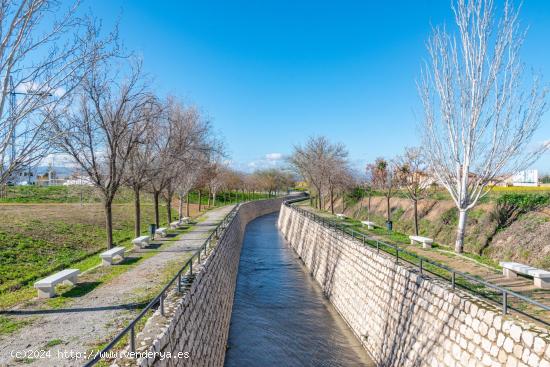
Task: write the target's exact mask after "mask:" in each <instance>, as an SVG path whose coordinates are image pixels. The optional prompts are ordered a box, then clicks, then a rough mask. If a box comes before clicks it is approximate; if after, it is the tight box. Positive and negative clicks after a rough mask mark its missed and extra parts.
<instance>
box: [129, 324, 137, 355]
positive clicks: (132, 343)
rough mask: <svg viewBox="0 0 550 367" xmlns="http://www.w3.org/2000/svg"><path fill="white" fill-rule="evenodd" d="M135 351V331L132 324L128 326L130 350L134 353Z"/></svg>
mask: <svg viewBox="0 0 550 367" xmlns="http://www.w3.org/2000/svg"><path fill="white" fill-rule="evenodd" d="M135 351H136V331H135V330H134V325H133V324H132V327H131V328H130V352H132V353H134V352H135Z"/></svg>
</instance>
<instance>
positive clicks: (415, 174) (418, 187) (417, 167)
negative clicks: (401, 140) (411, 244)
mask: <svg viewBox="0 0 550 367" xmlns="http://www.w3.org/2000/svg"><path fill="white" fill-rule="evenodd" d="M397 174H398V176H399V183H400V184H401V185H402V186H404V187H405V189H406V192H407V196H408V197H409V199H410V200H411V201H412V203H413V213H414V233H415V234H416V235H418V201H419V200H420V199H422V198H423V197H424V195H425V193H426V190H427V189H428V187H429V183H428V180H427V179H426V178H427V177H426V174H427V166H426V162H425V160H424V158H423V156H422V150H421V148H406V149H405V153H404V154H403V155H402V156H400V157H398V158H397Z"/></svg>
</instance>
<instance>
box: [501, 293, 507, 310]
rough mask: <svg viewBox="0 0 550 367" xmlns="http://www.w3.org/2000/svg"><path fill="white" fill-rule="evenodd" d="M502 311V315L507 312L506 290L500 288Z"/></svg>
mask: <svg viewBox="0 0 550 367" xmlns="http://www.w3.org/2000/svg"><path fill="white" fill-rule="evenodd" d="M502 313H503V314H504V315H506V314H507V313H508V293H507V292H506V290H502Z"/></svg>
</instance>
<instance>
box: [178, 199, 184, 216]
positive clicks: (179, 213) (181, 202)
mask: <svg viewBox="0 0 550 367" xmlns="http://www.w3.org/2000/svg"><path fill="white" fill-rule="evenodd" d="M178 200H179V207H178V220H181V218H183V195H181V194H179V195H178Z"/></svg>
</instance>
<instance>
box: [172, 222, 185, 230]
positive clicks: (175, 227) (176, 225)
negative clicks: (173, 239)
mask: <svg viewBox="0 0 550 367" xmlns="http://www.w3.org/2000/svg"><path fill="white" fill-rule="evenodd" d="M182 224H183V223H182V222H181V221H179V220H177V221H175V222H172V223H170V228H171V229H178V228H179V227H180V226H181V225H182Z"/></svg>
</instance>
